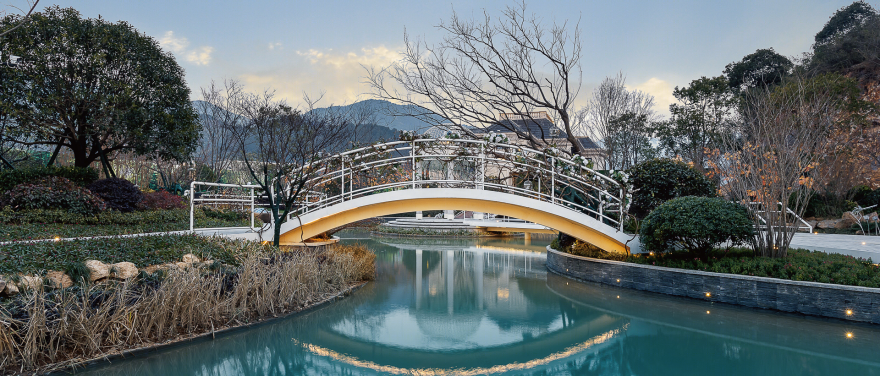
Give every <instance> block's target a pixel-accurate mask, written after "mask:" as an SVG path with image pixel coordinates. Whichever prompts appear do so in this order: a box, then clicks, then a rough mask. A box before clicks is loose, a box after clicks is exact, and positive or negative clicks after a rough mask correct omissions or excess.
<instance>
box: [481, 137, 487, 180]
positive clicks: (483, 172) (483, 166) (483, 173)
mask: <svg viewBox="0 0 880 376" xmlns="http://www.w3.org/2000/svg"><path fill="white" fill-rule="evenodd" d="M480 189H486V142H485V141H483V142H482V143H480Z"/></svg>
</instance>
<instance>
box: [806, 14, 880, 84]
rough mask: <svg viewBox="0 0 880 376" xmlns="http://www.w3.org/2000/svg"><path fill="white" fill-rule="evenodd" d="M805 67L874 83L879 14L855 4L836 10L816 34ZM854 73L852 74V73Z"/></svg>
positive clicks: (879, 64)
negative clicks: (810, 54) (811, 51)
mask: <svg viewBox="0 0 880 376" xmlns="http://www.w3.org/2000/svg"><path fill="white" fill-rule="evenodd" d="M815 40H816V43H815V44H814V45H813V53H812V56H810V59H809V64H808V66H807V67H808V68H809V69H810V70H811V71H812V73H814V74H821V73H829V72H836V73H843V74H848V75H850V76H852V77H855V78H857V79H859V81H862V82H863V81H864V80H865V79H868V80H875V79H876V76H877V70H878V68H880V13H878V12H877V11H876V10H875V9H874V8H872V7H871V6H870V5H868V4H867V3H865V2H862V1H858V2H855V3H852V4H851V5H849V6H847V7H845V8H842V9H840V10H838V11H837V12H836V13H834V16H832V17H831V19H830V20H829V21H828V23H826V24H825V27H823V28H822V30H820V31H819V33H817V34H816V38H815ZM853 73H855V74H853Z"/></svg>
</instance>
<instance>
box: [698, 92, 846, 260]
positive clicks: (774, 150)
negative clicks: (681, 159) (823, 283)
mask: <svg viewBox="0 0 880 376" xmlns="http://www.w3.org/2000/svg"><path fill="white" fill-rule="evenodd" d="M838 77H839V76H838ZM839 87H840V86H839V82H837V81H836V80H835V79H834V78H833V77H829V76H819V77H816V78H811V79H805V78H803V77H795V78H793V79H791V80H790V81H789V82H786V83H784V84H783V85H781V86H780V87H777V88H775V89H770V88H765V89H763V90H755V91H752V92H750V93H748V94H747V95H746V96H745V98H744V99H743V110H742V111H741V113H742V119H740V121H739V122H737V127H736V128H735V129H734V132H732V133H730V134H726V135H725V136H723V137H722V142H723V144H722V146H723V149H722V150H727V152H724V153H717V154H716V156H715V158H713V159H712V160H711V162H710V166H711V167H712V168H714V169H715V170H716V171H717V172H719V173H720V174H721V178H722V191H723V192H725V193H726V194H728V195H729V196H731V198H734V199H736V200H740V201H742V202H743V203H744V204H746V205H750V206H751V208H752V209H753V213H754V214H755V215H754V216H753V218H754V222H755V226H756V228H757V229H758V232H759V234H758V236H757V238H756V243H755V249H756V250H757V251H759V252H761V254H763V255H764V256H770V257H784V256H785V255H786V254H787V251H788V247H789V244H790V242H791V238H792V236H794V233H795V231H797V228H796V225H794V221H795V219H794V216H793V214H796V215H798V216H801V215H803V213H804V210H805V209H806V206H807V203H808V202H809V200H810V197H811V196H812V195H813V191H814V188H815V187H818V186H821V185H823V184H825V183H826V182H827V179H828V178H829V176H828V172H829V170H828V169H824V168H819V167H820V165H823V164H828V165H836V161H837V160H838V159H839V158H841V157H842V156H843V155H842V154H841V153H840V152H839V150H837V148H835V147H833V145H834V143H835V140H836V135H837V134H840V133H841V132H849V131H851V130H852V128H853V127H856V126H857V125H856V123H854V122H852V121H850V120H852V118H851V117H850V116H849V113H848V107H849V104H848V101H850V100H851V99H852V98H850V97H849V96H847V95H841V91H840V89H839ZM789 209H790V210H791V212H789V211H788V210H789Z"/></svg>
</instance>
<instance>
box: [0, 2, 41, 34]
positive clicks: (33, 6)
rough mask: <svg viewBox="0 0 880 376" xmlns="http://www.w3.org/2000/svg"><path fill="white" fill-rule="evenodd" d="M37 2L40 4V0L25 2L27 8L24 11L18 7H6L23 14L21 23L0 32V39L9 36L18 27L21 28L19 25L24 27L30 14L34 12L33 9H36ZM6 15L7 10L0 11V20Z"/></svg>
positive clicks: (10, 5)
mask: <svg viewBox="0 0 880 376" xmlns="http://www.w3.org/2000/svg"><path fill="white" fill-rule="evenodd" d="M39 2H40V0H27V6H26V7H25V8H24V9H22V8H20V7H18V6H15V5H12V4H9V5H7V8H9V9H15V10H17V11H19V12H21V13H23V14H24V16H23V17H22V18H21V21H20V22H19V23H18V24H16V25H15V26H12V27H11V28H9V29H7V30H2V31H0V38H2V37H3V36H4V35H6V34H9V33H10V32H12V31H13V30H15V29H18V28H19V27H21V25H24V24H25V23H27V22H28V20H30V15H31V13H33V12H34V9H37V4H38V3H39ZM28 7H29V8H28ZM7 13H9V10H2V11H0V18H3V17H4V16H6V14H7Z"/></svg>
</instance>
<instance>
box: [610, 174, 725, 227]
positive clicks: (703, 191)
mask: <svg viewBox="0 0 880 376" xmlns="http://www.w3.org/2000/svg"><path fill="white" fill-rule="evenodd" d="M627 173H628V174H629V179H630V184H631V185H632V190H633V196H632V204H631V205H630V207H629V213H630V214H632V215H634V216H636V218H639V219H642V218H645V217H646V216H647V215H648V213H650V212H651V210H654V208H656V207H658V206H660V204H662V203H664V202H666V201H667V200H671V199H673V198H676V197H683V196H701V197H715V196H716V193H717V190H718V189H717V187H716V186H715V183H713V182H712V181H711V180H709V179H708V178H707V177H705V176H703V175H702V174H700V173H699V172H697V171H696V170H694V169H692V168H690V167H689V166H688V165H687V164H685V163H684V162H680V161H674V160H671V159H653V160H650V161H647V162H642V163H639V164H638V165H635V166H633V167H632V168H630V169H629V170H627Z"/></svg>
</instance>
